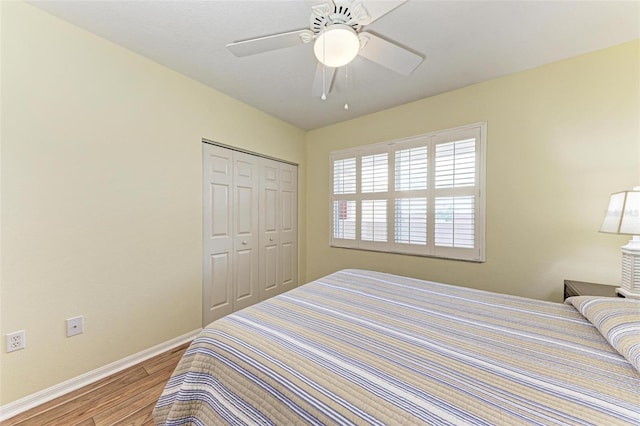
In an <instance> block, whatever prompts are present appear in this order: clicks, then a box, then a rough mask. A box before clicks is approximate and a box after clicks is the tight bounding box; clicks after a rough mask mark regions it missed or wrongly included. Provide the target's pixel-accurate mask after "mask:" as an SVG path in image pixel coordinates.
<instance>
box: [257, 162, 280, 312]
mask: <svg viewBox="0 0 640 426" xmlns="http://www.w3.org/2000/svg"><path fill="white" fill-rule="evenodd" d="M260 173H261V176H260V207H261V208H260V210H261V213H260V298H261V299H262V300H264V299H267V298H269V297H272V296H275V295H276V294H278V292H279V288H278V283H279V281H280V278H279V275H280V265H279V258H280V248H279V246H278V241H279V233H278V225H279V220H278V217H279V214H280V212H279V211H278V207H279V206H278V203H279V193H278V192H279V191H278V176H279V166H278V163H277V162H276V161H273V160H269V159H265V158H261V159H260Z"/></svg>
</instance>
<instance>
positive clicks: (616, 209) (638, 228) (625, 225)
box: [600, 187, 640, 235]
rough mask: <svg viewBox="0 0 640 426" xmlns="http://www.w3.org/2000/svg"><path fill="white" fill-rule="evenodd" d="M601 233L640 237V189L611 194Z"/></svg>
mask: <svg viewBox="0 0 640 426" xmlns="http://www.w3.org/2000/svg"><path fill="white" fill-rule="evenodd" d="M600 232H607V233H611V234H628V235H640V187H635V188H633V189H632V190H630V191H622V192H617V193H615V194H611V199H610V200H609V207H608V208H607V213H606V214H605V217H604V221H603V222H602V226H601V227H600Z"/></svg>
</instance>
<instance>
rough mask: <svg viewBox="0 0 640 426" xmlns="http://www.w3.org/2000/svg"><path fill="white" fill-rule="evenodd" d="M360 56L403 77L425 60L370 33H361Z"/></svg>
mask: <svg viewBox="0 0 640 426" xmlns="http://www.w3.org/2000/svg"><path fill="white" fill-rule="evenodd" d="M360 45H361V46H362V47H361V48H360V53H359V55H360V56H363V57H365V58H367V59H368V60H370V61H372V62H375V63H376V64H379V65H382V66H383V67H385V68H389V69H390V70H392V71H395V72H397V73H398V74H402V75H409V74H411V73H412V72H413V70H415V69H416V68H417V67H418V65H420V64H421V63H422V61H423V60H424V58H423V57H422V56H420V55H418V54H416V53H413V52H411V51H409V50H407V49H405V48H404V47H400V46H398V45H397V44H395V43H391V42H390V41H387V40H385V39H383V38H380V37H378V36H377V35H374V34H372V33H369V32H366V31H364V32H361V33H360Z"/></svg>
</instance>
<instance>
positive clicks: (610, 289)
mask: <svg viewBox="0 0 640 426" xmlns="http://www.w3.org/2000/svg"><path fill="white" fill-rule="evenodd" d="M616 288H617V287H616V286H613V285H607V284H595V283H586V282H584V281H573V280H564V298H565V299H566V298H567V297H571V296H606V297H616V296H618V297H624V296H622V295H620V294H618V293H616Z"/></svg>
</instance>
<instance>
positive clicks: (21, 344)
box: [6, 330, 27, 352]
mask: <svg viewBox="0 0 640 426" xmlns="http://www.w3.org/2000/svg"><path fill="white" fill-rule="evenodd" d="M6 336H7V352H13V351H17V350H20V349H24V348H25V347H26V346H27V337H26V334H25V331H24V330H20V331H14V332H13V333H9V334H7V335H6Z"/></svg>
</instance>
